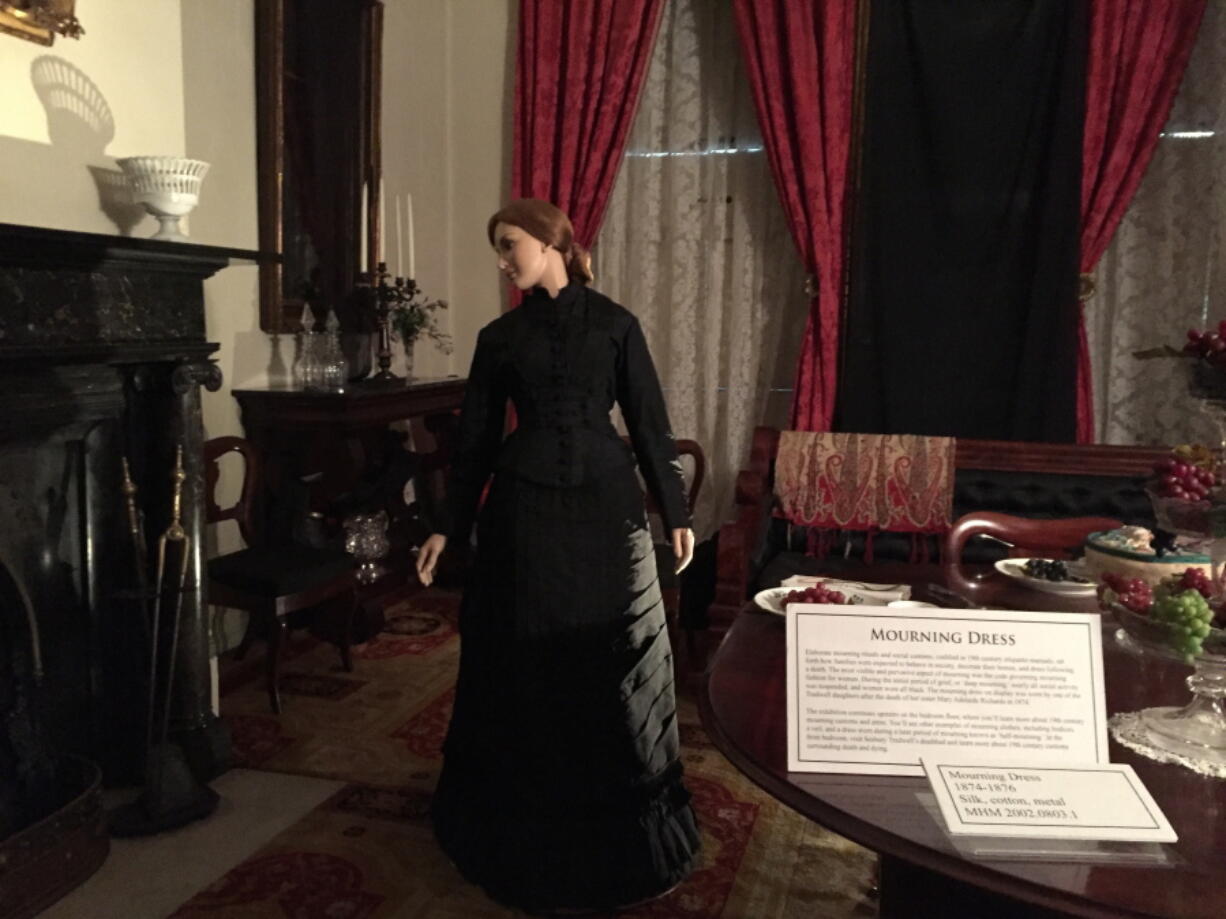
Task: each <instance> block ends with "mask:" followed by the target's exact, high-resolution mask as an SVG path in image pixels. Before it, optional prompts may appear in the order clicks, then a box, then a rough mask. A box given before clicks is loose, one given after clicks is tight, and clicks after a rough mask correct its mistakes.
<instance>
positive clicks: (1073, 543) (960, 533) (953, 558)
mask: <svg viewBox="0 0 1226 919" xmlns="http://www.w3.org/2000/svg"><path fill="white" fill-rule="evenodd" d="M1121 526H1123V523H1121V522H1120V521H1119V520H1113V519H1111V518H1110V517H1063V518H1057V519H1053V520H1038V519H1034V518H1031V517H1015V516H1014V515H1012V514H1001V513H998V512H996V511H974V512H972V513H969V514H964V515H963V516H961V517H959V518H958V519H957V521H955V522H954V525H953V527H952V528H951V529H950V531H949V533H948V535H947V536H946V537H945V545H944V546H943V555H942V557H943V558H944V559H945V560H946V561H947V562H954V563H956V562H959V561H961V559H962V550H963V549H964V548H965V547H966V542H967V540H968V539H970V538H971V537H972V536H978V535H986V536H991V537H993V538H994V539H998V540H1000V541H1001V542H1005V543H1008V544H1009V545H1011V546H1013V547H1015V548H1017V549H1024V550H1028V551H1030V552H1032V553H1036V552H1037V553H1040V554H1044V555H1055V556H1058V557H1063V556H1065V555H1067V554H1068V551H1069V550H1071V549H1076V548H1078V547H1080V546H1081V544H1082V543H1084V542H1085V539H1086V537H1087V536H1089V535H1090V534H1091V533H1096V532H1098V531H1100V530H1114V529H1116V528H1117V527H1121Z"/></svg>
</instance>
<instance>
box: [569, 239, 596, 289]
mask: <svg viewBox="0 0 1226 919" xmlns="http://www.w3.org/2000/svg"><path fill="white" fill-rule="evenodd" d="M566 273H567V274H568V275H570V277H571V279H572V280H575V281H579V282H581V283H584V284H586V283H588V282H589V281H591V280H592V277H593V275H592V254H591V253H590V252H588V251H587V250H586V249H584V248H583V247H582V246H581V245H579V244H578V243H576V242H572V243H571V244H570V256H569V257H568V258H567V259H566Z"/></svg>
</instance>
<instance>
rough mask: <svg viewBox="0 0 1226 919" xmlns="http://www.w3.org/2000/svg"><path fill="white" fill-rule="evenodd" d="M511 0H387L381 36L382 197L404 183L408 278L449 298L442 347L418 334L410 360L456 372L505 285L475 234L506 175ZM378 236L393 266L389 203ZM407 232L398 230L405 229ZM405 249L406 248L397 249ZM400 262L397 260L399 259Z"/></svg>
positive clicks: (481, 232) (499, 198) (498, 200)
mask: <svg viewBox="0 0 1226 919" xmlns="http://www.w3.org/2000/svg"><path fill="white" fill-rule="evenodd" d="M517 9H518V4H517V3H516V2H515V0H447V2H446V3H440V2H438V0H392V2H389V3H387V5H386V12H385V20H384V46H383V174H384V186H385V193H386V197H387V201H388V205H387V207H388V208H389V209H390V208H391V207H392V204H391V202H392V200H393V198H394V196H395V195H396V194H400V195H402V196H403V195H405V194H412V196H413V208H414V225H415V230H416V251H417V275H418V278H417V280H418V283H419V284H420V285H421V286H422V287H423V288H424V290H425V291H426V293H427V294H428V295H430V296H431V297H441V298H443V299H444V300H447V301H448V302H449V303H450V309H449V310H448V312H447V313H446V314H444V319H443V322H444V325H445V326H446V327H447V329H448V331H450V332H451V334H452V336H453V338H454V341H455V352H454V353H453V354H452V355H451V356H450V358H448V357H446V356H444V355H442V354H440V353H439V352H438V351H437V349H436V348H435V347H434V345H433V344H432V343H431V342H429V341H425V342H420V343H419V344H418V345H417V348H416V352H415V357H414V364H415V366H414V372H415V373H418V374H421V375H432V376H433V375H442V374H447V373H455V374H459V375H461V376H462V375H464V374H466V373H467V372H468V365H469V363H470V362H471V360H472V351H473V345H474V344H475V343H476V339H477V332H478V331H479V330H480V329H481V327H482V326H483V325H485V324H486V323H487V322H489V321H490V320H491V319H493V318H494V317H496V316H497V315H498V313H499V312H500V310H501V308H502V302H503V297H504V292H503V285H502V284H501V279H500V276H499V274H498V272H497V269H496V267H495V265H494V262H493V259H492V257H491V256H490V249H489V244H488V243H487V242H486V239H485V222H486V220H487V219H488V218H489V216H490V214H492V213H494V211H496V210H497V209H498V207H499V206H500V205H501V204H502V202H503V199H504V198H505V196H506V190H507V181H508V178H509V173H510V170H509V168H508V167H509V159H508V156H509V151H510V146H511V134H510V112H511V98H512V97H511V92H512V89H513V84H514V78H513V73H514V71H513V62H514V46H513V41H514V28H515V16H516V11H517ZM392 217H393V219H392V220H391V221H390V223H391V226H390V227H389V229H390V233H389V236H388V241H387V252H388V255H389V262H392V263H393V264H392V265H391V267H392V268H393V269H394V268H395V264H394V262H395V257H396V255H395V253H396V247H395V232H396V231H395V226H394V222H395V221H394V214H393V215H392ZM406 235H407V233H406ZM405 258H406V259H407V258H408V256H407V253H406V255H405ZM406 268H407V266H406Z"/></svg>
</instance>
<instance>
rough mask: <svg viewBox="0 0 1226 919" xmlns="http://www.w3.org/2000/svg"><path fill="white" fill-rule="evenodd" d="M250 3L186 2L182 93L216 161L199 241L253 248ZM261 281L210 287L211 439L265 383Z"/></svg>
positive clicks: (238, 273)
mask: <svg viewBox="0 0 1226 919" xmlns="http://www.w3.org/2000/svg"><path fill="white" fill-rule="evenodd" d="M253 4H254V0H184V2H183V17H182V30H183V31H182V34H183V67H182V69H183V96H184V113H185V122H186V123H185V135H186V141H187V149H188V150H190V151H191V155H192V156H194V157H198V158H199V159H202V160H207V161H208V162H209V163H211V164H212V166H211V168H210V170H209V174H208V177H207V178H206V179H205V185H204V188H203V189H202V192H201V201H200V206H199V207H198V208H197V209H196V211H195V212H194V213H193V215H192V225H191V237H192V240H193V241H194V242H199V243H204V244H210V245H219V246H231V247H234V248H239V249H256V248H257V247H258V245H259V228H258V223H257V207H256V155H255V33H254V16H255V11H254V7H253ZM258 283H259V277H258V270H257V268H256V266H255V265H254V264H233V265H231V266H230V267H228V268H225V269H223V270H222V271H219V272H218V273H217V274H215V275H213V277H211V278H209V279H208V280H207V281H205V284H204V292H205V329H206V333H207V335H208V337H209V340H210V341H214V342H217V343H218V344H219V345H220V350H219V351H218V352H217V363H218V365H219V366H220V368H221V372H222V377H223V379H224V382H223V384H222V388H221V389H220V390H219V391H218V392H215V393H210V392H203V393H202V394H201V398H202V402H203V406H204V430H205V436H206V437H218V436H221V435H225V434H238V435H241V434H242V425H241V424H240V422H239V417H238V404H237V403H236V402H235V401H234V397H233V396H232V395H231V394H230V390H231V389H232V388H234V387H236V386H242V385H244V384H250V383H253V382H262V381H263V379H264V375H263V372H264V370H265V368H266V367H267V365H268V363H269V360H270V348H269V339H268V336H266V335H265V334H264V333H262V332H261V331H260V330H259V287H258ZM240 476H241V465H240V464H239V463H238V462H237V461H235V462H234V463H232V464H231V463H227V464H225V465H223V467H222V474H221V479H220V481H219V483H218V492H219V495H220V498H221V500H222V502H223V504H224V503H225V502H226V501H229V500H233V498H234V497H235V496H236V495H237V493H238V488H239V486H240V484H241V479H240ZM210 537H211V539H212V540H215V542H214V544H213V545H212V546H211V547H210V548H211V549H212V550H213V551H218V552H225V551H230V550H232V549H236V548H239V546H240V542H239V535H238V532H237V528H234V527H232V526H230V525H229V524H225V525H222V526H221V527H219V528H217V530H216V531H215V532H213V533H211V534H210Z"/></svg>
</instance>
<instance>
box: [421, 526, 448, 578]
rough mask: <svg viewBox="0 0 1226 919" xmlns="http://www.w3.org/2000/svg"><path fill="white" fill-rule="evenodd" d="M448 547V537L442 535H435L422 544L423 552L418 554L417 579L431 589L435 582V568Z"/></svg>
mask: <svg viewBox="0 0 1226 919" xmlns="http://www.w3.org/2000/svg"><path fill="white" fill-rule="evenodd" d="M446 547H447V537H446V536H444V535H443V534H442V533H434V534H432V535H431V536H430V538H429V539H427V540H426V541H425V542H424V543H422V547H421V551H420V552H418V553H417V577H418V580H420V581H421V583H422V585H423V586H425V587H429V586H430V584H431V583H432V582H433V581H434V568H435V566H437V565H438V557H439V556H440V555H442V554H443V549H445V548H446Z"/></svg>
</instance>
